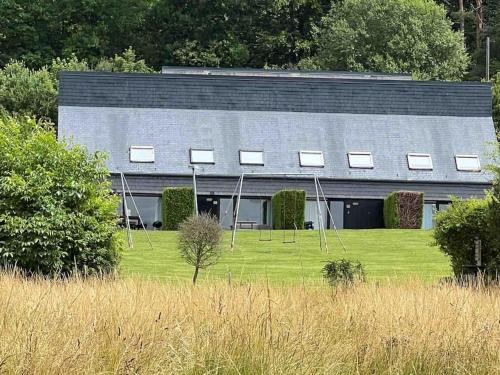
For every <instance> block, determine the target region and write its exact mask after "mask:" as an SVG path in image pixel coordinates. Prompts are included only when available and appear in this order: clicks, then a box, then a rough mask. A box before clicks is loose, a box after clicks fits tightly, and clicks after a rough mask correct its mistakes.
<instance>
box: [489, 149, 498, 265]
mask: <svg viewBox="0 0 500 375" xmlns="http://www.w3.org/2000/svg"><path fill="white" fill-rule="evenodd" d="M490 169H491V171H492V172H493V173H494V174H495V180H494V181H493V188H492V190H491V194H490V204H489V217H488V220H489V228H490V236H491V241H492V245H493V247H494V248H495V249H496V252H497V254H498V257H499V258H500V143H497V144H496V150H495V153H494V155H493V164H492V165H491V166H490ZM498 264H500V259H499V260H498Z"/></svg>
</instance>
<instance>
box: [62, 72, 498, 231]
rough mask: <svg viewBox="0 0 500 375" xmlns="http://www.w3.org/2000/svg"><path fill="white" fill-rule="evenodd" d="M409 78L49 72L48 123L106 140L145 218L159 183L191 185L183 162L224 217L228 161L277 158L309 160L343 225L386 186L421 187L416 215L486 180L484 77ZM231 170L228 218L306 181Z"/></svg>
mask: <svg viewBox="0 0 500 375" xmlns="http://www.w3.org/2000/svg"><path fill="white" fill-rule="evenodd" d="M409 78H410V77H408V76H397V75H387V74H359V73H336V72H317V73H303V72H287V71H262V70H231V69H201V68H164V69H163V74H136V73H104V72H62V73H61V75H60V96H59V122H58V135H59V137H68V138H69V137H70V138H71V139H73V140H74V141H75V142H77V143H80V144H83V145H85V146H86V147H87V148H88V149H89V150H90V151H95V150H102V151H106V152H107V153H108V154H109V159H108V166H109V168H110V170H111V173H112V180H113V187H114V188H115V189H116V190H121V185H120V179H119V173H124V174H125V175H126V176H127V180H128V182H129V185H130V188H131V190H132V193H133V195H134V197H136V201H137V203H138V205H139V210H140V211H141V215H142V216H143V218H144V221H145V222H146V223H147V224H148V225H149V226H150V225H151V224H152V222H154V221H156V220H159V219H160V217H161V204H160V196H161V193H162V191H163V189H164V188H165V187H166V186H184V185H191V184H192V177H191V173H192V172H191V169H190V166H191V165H195V166H197V175H198V177H197V182H198V183H197V187H198V203H199V209H200V210H202V211H210V212H212V213H213V214H216V215H217V216H218V217H219V218H220V220H221V222H222V224H223V225H224V226H228V225H230V220H231V218H230V217H231V215H230V214H229V215H225V213H226V211H228V212H230V211H231V210H232V207H233V204H232V203H233V202H231V201H230V199H229V198H230V197H231V194H232V193H233V191H234V188H235V186H236V183H237V180H238V178H239V176H240V175H241V173H243V172H245V173H246V172H254V173H277V172H279V173H315V174H316V175H317V176H318V177H319V178H320V181H321V184H322V186H323V189H324V192H325V195H326V197H327V198H328V201H329V202H328V204H329V205H330V207H331V208H332V210H333V213H334V220H335V222H336V224H337V226H338V227H344V228H371V227H381V226H383V219H382V204H383V199H384V198H385V197H386V196H387V195H388V194H389V193H390V192H392V191H395V190H414V191H421V192H423V193H424V194H425V208H424V227H425V228H429V227H431V226H432V219H433V213H434V212H435V210H439V209H442V208H443V207H446V205H447V204H449V201H450V196H451V195H454V196H458V197H463V198H466V197H474V196H476V197H477V196H483V195H484V190H485V189H487V188H489V187H490V184H491V179H492V176H491V175H489V174H488V173H487V172H485V171H484V167H485V165H486V164H487V163H488V158H487V156H486V154H487V150H488V142H495V140H496V137H495V131H494V126H493V120H492V110H491V101H492V98H491V87H490V85H489V84H483V83H471V82H439V81H412V80H411V79H409ZM245 180H246V182H245V183H244V185H243V197H244V199H242V202H241V208H240V220H242V221H255V222H256V223H270V221H271V220H272V218H271V212H270V211H271V210H270V205H269V202H270V198H271V196H272V195H273V194H274V193H275V192H276V191H278V190H280V189H283V188H303V189H305V190H306V192H307V194H308V196H309V197H310V198H313V197H314V183H313V182H312V180H311V179H309V178H306V177H302V176H297V177H294V178H285V177H278V176H266V177H253V178H246V179H245ZM226 207H227V208H228V209H227V210H226V209H225V208H226ZM323 211H325V210H323ZM315 214H316V211H315V208H314V202H312V201H311V202H308V204H307V207H306V218H308V219H310V220H313V221H316V220H315V218H314V216H315ZM325 222H329V220H328V218H326V216H325ZM330 224H331V223H329V225H330Z"/></svg>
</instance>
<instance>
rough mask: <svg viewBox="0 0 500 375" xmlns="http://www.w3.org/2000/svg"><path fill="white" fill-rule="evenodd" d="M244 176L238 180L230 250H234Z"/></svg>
mask: <svg viewBox="0 0 500 375" xmlns="http://www.w3.org/2000/svg"><path fill="white" fill-rule="evenodd" d="M244 175H245V174H244V173H242V174H241V178H240V189H239V191H238V198H237V200H236V212H235V214H234V220H233V233H232V235H231V250H234V241H235V240H236V227H237V224H238V214H239V212H240V202H241V189H242V187H243V176H244Z"/></svg>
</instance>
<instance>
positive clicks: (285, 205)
mask: <svg viewBox="0 0 500 375" xmlns="http://www.w3.org/2000/svg"><path fill="white" fill-rule="evenodd" d="M272 207H273V228H274V229H294V228H295V226H294V224H295V225H296V226H297V229H304V216H305V209H306V192H305V191H304V190H288V189H287V190H281V191H278V192H277V193H276V194H274V195H273V198H272Z"/></svg>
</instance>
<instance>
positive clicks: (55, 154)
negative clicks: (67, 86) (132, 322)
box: [0, 115, 121, 274]
mask: <svg viewBox="0 0 500 375" xmlns="http://www.w3.org/2000/svg"><path fill="white" fill-rule="evenodd" d="M49 129H51V124H47V123H44V122H37V121H36V120H34V119H31V118H28V117H23V118H18V119H16V118H14V117H9V116H6V115H0V155H1V157H0V265H1V266H17V267H19V268H21V269H22V270H24V271H26V272H27V273H42V274H69V273H71V272H73V271H74V270H75V269H77V270H79V271H84V272H86V273H90V274H91V273H100V272H108V271H112V270H114V269H115V267H116V266H117V264H118V261H119V251H120V248H121V241H119V240H118V238H117V233H116V228H117V227H116V223H117V215H116V212H117V207H118V201H119V200H118V198H117V197H116V196H114V195H112V191H111V189H110V183H109V179H108V170H107V169H106V167H105V164H104V157H103V156H102V155H101V154H95V155H92V156H90V155H89V154H88V153H87V152H86V150H85V149H84V148H82V147H79V146H71V145H69V144H67V143H65V142H58V141H57V140H56V137H55V135H54V133H53V131H52V130H49Z"/></svg>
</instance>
